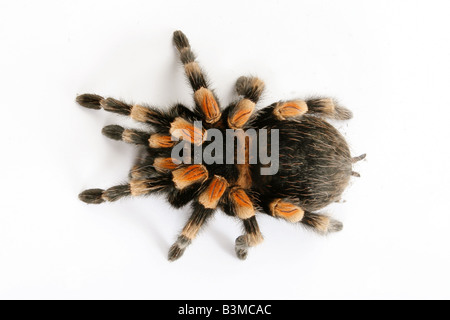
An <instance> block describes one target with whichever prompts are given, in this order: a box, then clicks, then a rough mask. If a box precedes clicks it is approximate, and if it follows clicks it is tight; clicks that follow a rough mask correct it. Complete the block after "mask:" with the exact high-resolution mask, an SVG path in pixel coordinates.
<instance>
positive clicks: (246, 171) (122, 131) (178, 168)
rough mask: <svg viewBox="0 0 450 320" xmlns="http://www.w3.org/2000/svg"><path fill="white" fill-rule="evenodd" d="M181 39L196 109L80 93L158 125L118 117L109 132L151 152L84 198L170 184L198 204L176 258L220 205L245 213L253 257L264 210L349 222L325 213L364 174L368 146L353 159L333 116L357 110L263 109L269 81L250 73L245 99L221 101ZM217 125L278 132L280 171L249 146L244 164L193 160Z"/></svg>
mask: <svg viewBox="0 0 450 320" xmlns="http://www.w3.org/2000/svg"><path fill="white" fill-rule="evenodd" d="M173 42H174V44H175V46H176V48H177V49H178V52H179V56H180V59H181V62H182V64H183V66H184V70H185V73H186V76H187V78H188V80H189V82H190V85H191V87H192V89H193V91H194V94H193V98H194V101H195V108H194V109H193V110H191V109H190V108H187V107H186V106H184V105H182V104H176V105H175V106H173V107H172V108H171V109H169V110H167V111H164V110H161V109H157V108H154V107H151V106H148V105H140V104H128V103H125V102H122V101H119V100H116V99H114V98H103V97H101V96H99V95H96V94H82V95H79V96H78V97H77V99H76V101H77V102H78V103H79V104H80V105H81V106H83V107H86V108H90V109H101V108H103V109H104V110H106V111H109V112H114V113H117V114H121V115H125V116H129V117H131V118H132V119H134V120H136V121H138V122H142V123H145V124H147V125H148V126H149V130H148V131H139V130H134V129H126V128H123V127H121V126H117V125H110V126H106V127H105V128H103V131H102V132H103V134H104V135H106V136H107V137H109V138H112V139H115V140H121V141H124V142H128V143H132V144H136V145H139V146H141V147H142V150H143V156H142V155H141V156H140V157H138V159H137V161H136V164H135V165H134V167H133V168H132V169H131V171H130V179H129V182H128V183H127V184H122V185H117V186H114V187H111V188H109V189H106V190H103V189H89V190H85V191H83V192H82V193H81V194H80V195H79V198H80V200H82V201H84V202H86V203H93V204H99V203H102V202H104V201H116V200H118V199H120V198H123V197H126V196H143V195H150V194H155V193H163V194H165V195H166V196H167V200H168V201H169V203H170V204H171V205H172V206H174V207H175V208H180V207H183V206H185V205H187V204H189V203H192V211H193V212H192V215H191V216H190V218H189V220H188V221H187V223H186V225H185V226H184V228H183V230H182V231H181V233H180V235H179V236H178V238H177V240H176V241H175V243H174V244H173V245H172V246H171V248H170V250H169V256H168V258H169V260H170V261H174V260H176V259H178V258H180V257H181V256H182V255H183V253H184V251H185V249H186V248H187V247H188V246H189V245H190V244H191V242H192V240H193V239H194V238H195V237H196V235H197V234H198V232H199V231H200V229H201V228H202V227H203V225H204V224H205V223H206V222H207V221H208V220H209V219H210V218H211V217H212V216H213V214H214V212H215V211H216V210H217V209H221V210H222V211H224V212H225V213H226V214H227V215H230V216H233V217H237V218H238V219H240V220H241V221H242V224H243V227H244V234H243V235H241V236H239V237H238V238H237V239H236V242H235V251H236V255H237V256H238V258H240V259H245V258H246V257H247V253H248V249H249V248H250V247H253V246H256V245H258V244H259V243H261V242H262V241H263V236H262V234H261V232H260V229H259V227H258V223H257V220H256V216H255V213H256V212H261V213H265V214H268V215H269V216H272V217H274V218H281V219H285V220H287V221H289V222H291V223H301V224H302V225H304V226H306V227H308V228H310V229H312V230H314V231H316V232H318V233H320V234H328V233H331V232H336V231H340V230H342V227H343V225H342V223H341V222H339V221H336V220H334V219H331V218H330V217H328V216H326V215H322V214H318V213H316V212H317V211H318V210H320V209H322V208H323V207H325V206H327V205H329V204H330V203H332V202H335V201H338V200H339V198H340V195H341V194H342V192H343V191H344V189H345V188H346V186H347V185H348V183H349V180H350V177H351V176H352V175H353V176H358V174H357V173H356V172H353V171H352V164H353V163H355V162H356V161H359V160H361V159H363V158H364V157H365V155H362V156H359V157H355V158H352V157H351V155H350V151H349V148H348V145H347V143H346V141H345V139H344V138H343V136H342V135H341V134H340V133H339V132H338V131H337V130H336V129H335V128H334V127H333V126H331V125H330V124H329V123H328V122H326V121H325V120H324V118H331V119H338V120H348V119H350V118H351V117H352V113H351V112H350V111H349V110H347V109H346V108H344V107H342V106H340V105H338V104H337V103H336V102H335V100H333V99H330V98H314V99H309V100H291V101H279V102H276V103H273V104H271V105H269V106H267V107H265V108H263V109H261V110H255V106H256V104H257V103H258V100H259V99H260V97H261V94H262V93H263V90H264V83H263V82H262V81H261V80H260V79H258V78H256V77H240V78H239V79H238V80H237V82H236V88H235V89H236V92H237V94H238V95H239V96H240V99H239V100H238V101H236V102H233V103H231V104H230V105H228V106H227V107H226V108H221V107H220V103H219V100H218V99H217V97H216V95H215V94H214V92H213V90H212V89H211V88H210V87H209V85H208V81H207V79H206V77H205V74H204V73H203V71H202V69H201V68H200V66H199V64H198V63H197V61H196V56H195V55H194V53H193V52H192V50H191V46H190V44H189V41H188V39H187V37H186V36H185V35H184V34H183V33H182V32H181V31H176V32H174V34H173ZM198 123H200V124H201V126H198V125H196V124H198ZM211 129H216V130H218V131H219V132H222V133H224V134H225V132H226V131H229V130H230V129H233V130H236V131H245V130H248V129H255V130H259V129H266V130H267V132H268V138H267V139H269V140H270V138H271V137H274V136H275V135H274V132H277V135H278V141H272V140H271V141H270V143H269V146H271V145H273V144H275V143H276V144H277V147H278V152H279V158H278V159H277V160H279V165H278V168H277V169H278V171H277V172H275V174H272V175H270V174H267V175H263V174H261V172H262V171H261V170H262V169H263V168H266V167H267V163H262V162H261V161H260V160H257V161H256V162H255V161H253V162H252V161H250V160H252V159H250V158H251V156H250V153H249V152H248V150H245V156H244V161H241V162H240V163H239V162H236V161H234V162H233V163H229V162H227V163H225V162H224V161H216V162H215V163H206V162H205V161H203V162H202V161H200V162H198V161H197V162H195V161H194V162H192V159H193V158H195V157H196V154H195V151H193V150H192V149H194V150H197V151H198V148H200V151H202V150H205V149H206V148H208V146H210V145H211V144H212V141H211V139H208V132H210V130H211ZM239 137H241V138H239ZM239 139H240V140H241V141H240V142H241V144H240V146H241V147H242V146H243V147H244V149H245V147H248V146H249V140H251V139H253V137H251V136H244V138H242V136H239V135H237V140H239ZM243 139H244V140H245V141H243ZM180 144H183V148H185V147H186V145H188V146H192V147H193V148H191V149H189V150H190V151H188V152H187V156H186V154H185V155H184V157H183V158H182V159H181V160H180V159H179V158H177V157H174V149H175V148H179V146H180ZM238 145H239V144H237V145H236V146H234V145H233V149H232V153H233V154H234V153H238V151H239V150H238V149H239V148H240V147H238ZM196 148H197V149H196ZM223 148H224V149H225V146H223ZM246 149H249V148H246ZM267 149H269V147H267ZM219 151H220V150H219ZM219 151H217V150H216V152H215V153H214V154H215V156H216V158H217V156H218V157H219V158H220V157H222V156H223V154H224V153H223V152H219ZM222 151H223V150H222ZM219 160H220V159H219ZM222 160H223V159H222ZM253 160H254V159H253Z"/></svg>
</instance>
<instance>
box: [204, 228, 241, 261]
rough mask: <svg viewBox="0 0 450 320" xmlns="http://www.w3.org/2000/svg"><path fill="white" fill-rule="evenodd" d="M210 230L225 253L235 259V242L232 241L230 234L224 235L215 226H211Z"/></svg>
mask: <svg viewBox="0 0 450 320" xmlns="http://www.w3.org/2000/svg"><path fill="white" fill-rule="evenodd" d="M210 229H211V234H212V236H213V238H214V239H215V240H216V242H217V244H218V245H219V246H220V248H221V249H222V250H223V251H224V252H226V253H228V254H230V255H231V256H232V257H235V256H236V253H235V251H234V241H233V240H231V241H230V238H229V236H228V234H226V233H224V232H223V231H222V230H220V229H218V228H216V227H214V226H210Z"/></svg>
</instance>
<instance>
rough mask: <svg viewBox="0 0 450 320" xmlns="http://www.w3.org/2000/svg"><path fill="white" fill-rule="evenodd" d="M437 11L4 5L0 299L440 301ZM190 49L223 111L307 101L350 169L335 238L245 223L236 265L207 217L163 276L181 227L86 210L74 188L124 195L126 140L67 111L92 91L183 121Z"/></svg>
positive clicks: (398, 6) (138, 213) (442, 145)
mask: <svg viewBox="0 0 450 320" xmlns="http://www.w3.org/2000/svg"><path fill="white" fill-rule="evenodd" d="M449 9H450V8H449V2H448V1H391V0H388V1H381V0H377V1H357V0H354V1H332V0H330V1H317V0H314V1H242V0H240V1H230V0H229V1H220V2H218V1H217V2H213V1H195V0H190V1H169V0H164V1H122V2H118V1H61V0H59V1H28V2H26V1H16V0H15V1H4V0H2V1H0V48H1V50H0V88H1V89H0V92H1V95H0V106H1V120H2V121H1V126H0V137H1V146H2V148H1V151H2V152H1V158H0V170H1V176H0V177H1V180H0V181H1V183H0V298H3V299H5V298H10V299H13V298H22V299H24V298H43V299H56V298H63V299H70V298H77V299H80V298H87V299H103V298H106V299H113V298H115V299H132V298H137V299H204V298H210V299H217V298H223V299H316V298H324V299H338V298H343V299H369V298H375V299H386V298H387V299H400V298H410V299H416V298H428V299H431V298H447V299H448V298H450V292H449V285H450V276H449V270H450V252H449V243H450V229H449V227H450V217H449V209H448V197H449V191H450V183H449V178H450V170H449V164H448V157H449V142H448V140H449V138H450V133H449V129H448V123H449V122H448V121H449V119H448V118H449V115H450V111H449V107H450V97H449V90H450V33H449V30H450V19H449V18H448V13H449ZM177 29H181V30H183V31H184V32H185V33H186V34H187V35H188V37H189V39H190V41H191V44H192V46H193V49H194V50H195V52H196V53H197V54H198V59H199V61H200V63H201V64H202V66H203V67H204V68H205V69H206V70H207V71H208V75H209V78H210V79H211V80H212V82H213V84H214V87H215V88H216V92H217V94H218V96H219V97H220V98H221V101H222V102H223V103H228V102H230V101H232V100H233V99H234V98H235V97H234V95H233V85H234V82H235V80H236V79H237V78H238V77H239V76H241V75H247V74H254V75H258V76H259V77H261V78H262V79H264V80H265V82H266V85H267V92H266V94H265V97H264V99H263V101H262V103H261V106H263V105H264V104H268V103H271V102H273V101H276V100H279V99H290V98H298V97H305V96H308V95H314V94H320V95H325V96H332V97H336V98H338V99H339V100H340V101H341V103H342V104H343V105H345V106H347V107H348V108H349V109H351V110H353V112H354V114H355V117H354V119H353V120H351V121H349V122H347V123H334V124H335V125H336V126H337V127H338V128H339V129H340V130H341V131H342V132H343V133H344V134H345V136H346V138H347V139H348V141H349V144H350V145H351V149H352V152H353V154H354V155H359V154H361V153H364V152H366V153H367V154H368V158H367V161H364V162H362V163H359V164H358V165H357V166H356V170H357V171H359V172H360V173H361V176H362V178H360V179H353V180H352V185H351V186H350V187H349V188H348V189H347V191H346V193H345V195H344V199H345V200H346V202H345V203H341V204H335V205H333V206H330V207H329V208H327V209H326V210H324V212H327V213H330V214H332V215H333V216H334V217H335V218H337V219H339V220H341V221H343V222H344V224H345V229H344V231H343V232H341V233H339V234H336V235H332V236H329V237H325V238H322V237H319V236H317V235H315V234H312V233H310V232H306V231H304V230H303V229H302V228H301V227H298V226H293V225H289V224H288V223H285V222H282V221H274V220H272V219H270V218H268V217H260V218H259V223H260V227H261V229H262V231H263V234H264V236H265V242H264V243H263V244H262V245H260V246H259V247H257V248H255V249H252V250H251V252H250V254H249V257H248V259H247V261H245V262H242V261H240V260H238V259H237V258H236V257H235V256H234V239H235V238H236V237H237V236H239V235H240V232H241V226H240V224H239V222H238V221H235V220H233V219H231V218H229V217H226V216H225V215H223V214H221V213H219V214H217V215H216V217H215V219H214V220H213V221H212V222H211V223H210V224H209V225H208V227H207V228H206V229H205V230H204V232H202V233H201V235H200V236H199V237H198V238H197V239H196V240H195V242H194V243H193V245H192V246H191V247H189V248H188V250H187V251H186V253H185V255H184V256H183V257H182V258H181V259H180V260H179V261H177V262H175V263H169V262H168V261H167V258H166V257H167V251H168V249H169V247H170V245H171V244H172V242H173V241H174V240H175V239H176V235H177V233H178V232H179V230H180V229H181V228H182V226H183V224H184V222H185V221H186V219H187V218H188V215H189V210H188V209H184V210H174V209H172V208H170V206H169V205H168V204H167V203H166V202H165V201H164V199H162V198H154V197H150V198H143V199H126V200H122V201H119V202H117V203H112V204H103V205H99V206H95V205H86V204H84V203H82V202H80V201H79V200H78V198H77V195H78V193H79V192H80V191H82V190H84V189H86V188H92V187H100V188H107V187H109V186H112V185H116V184H119V183H122V182H124V181H126V178H127V173H128V169H129V168H130V167H131V165H132V163H133V157H134V156H135V149H134V147H133V146H130V145H125V144H123V143H120V142H117V141H112V140H108V139H107V138H105V137H104V136H102V135H101V133H100V132H101V128H102V127H103V126H105V125H107V124H113V123H119V124H123V125H127V126H135V124H134V123H133V122H132V121H130V120H127V119H124V118H123V117H120V116H117V115H113V114H109V113H106V112H103V111H93V110H87V109H83V108H81V107H80V106H78V105H76V104H75V102H74V99H75V97H76V95H77V94H80V93H85V92H90V93H98V94H101V95H104V96H113V97H116V98H122V99H125V100H127V101H134V102H149V103H152V104H154V105H157V106H161V107H163V108H164V107H167V106H169V105H170V104H172V103H174V102H176V101H180V102H183V103H185V104H189V105H192V101H191V96H190V94H191V92H190V89H189V87H188V85H187V83H186V81H185V79H184V75H183V73H182V69H181V67H180V65H179V62H178V61H177V55H176V52H175V49H174V47H173V45H172V40H171V36H172V32H173V31H174V30H177Z"/></svg>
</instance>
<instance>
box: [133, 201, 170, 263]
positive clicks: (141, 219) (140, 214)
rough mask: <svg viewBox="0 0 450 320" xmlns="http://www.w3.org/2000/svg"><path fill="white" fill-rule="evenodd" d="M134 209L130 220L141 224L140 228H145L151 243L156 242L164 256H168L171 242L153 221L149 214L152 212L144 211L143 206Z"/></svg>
mask: <svg viewBox="0 0 450 320" xmlns="http://www.w3.org/2000/svg"><path fill="white" fill-rule="evenodd" d="M132 211H133V212H134V213H135V214H133V215H129V216H128V217H129V218H130V221H131V222H132V223H134V224H136V225H137V226H139V228H143V230H144V232H145V234H146V236H147V237H149V238H150V241H149V243H151V244H153V243H154V244H156V246H157V247H158V250H159V251H160V252H161V254H162V255H163V256H166V255H167V252H168V250H169V247H170V243H169V242H168V241H167V239H166V238H165V237H164V235H163V233H162V232H161V231H160V229H159V228H158V227H157V226H156V225H155V224H154V223H153V222H154V221H153V220H152V218H151V217H150V216H149V214H151V213H152V212H149V211H144V210H142V208H136V207H135V208H134V209H133V210H132Z"/></svg>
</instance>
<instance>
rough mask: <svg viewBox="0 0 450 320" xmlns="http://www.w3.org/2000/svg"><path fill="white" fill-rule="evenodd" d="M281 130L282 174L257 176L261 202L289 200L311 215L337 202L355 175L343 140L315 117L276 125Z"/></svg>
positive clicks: (331, 127) (272, 127)
mask: <svg viewBox="0 0 450 320" xmlns="http://www.w3.org/2000/svg"><path fill="white" fill-rule="evenodd" d="M270 128H271V129H278V130H279V154H280V160H279V170H278V173H277V174H276V175H274V176H256V177H255V175H257V172H256V171H253V172H254V179H255V180H256V181H259V183H257V184H256V187H257V188H259V189H260V190H259V192H260V193H261V197H262V198H266V199H267V198H274V199H275V198H290V199H295V200H297V201H298V202H299V205H300V207H302V208H303V209H304V210H308V211H316V210H319V209H321V208H323V207H325V206H327V205H328V204H330V203H332V202H334V201H336V200H338V199H339V198H340V196H341V194H342V192H343V191H344V190H345V188H346V186H347V185H348V182H349V180H350V177H351V175H352V158H351V154H350V150H349V148H348V145H347V143H346V141H345V139H344V137H343V136H342V135H341V134H340V133H339V131H338V130H336V129H335V128H334V127H333V126H332V125H330V124H329V123H328V122H326V121H325V120H323V119H320V118H318V117H315V116H304V117H303V118H302V119H301V120H298V121H284V122H283V123H280V122H278V123H275V124H274V125H273V126H271V127H270Z"/></svg>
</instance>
